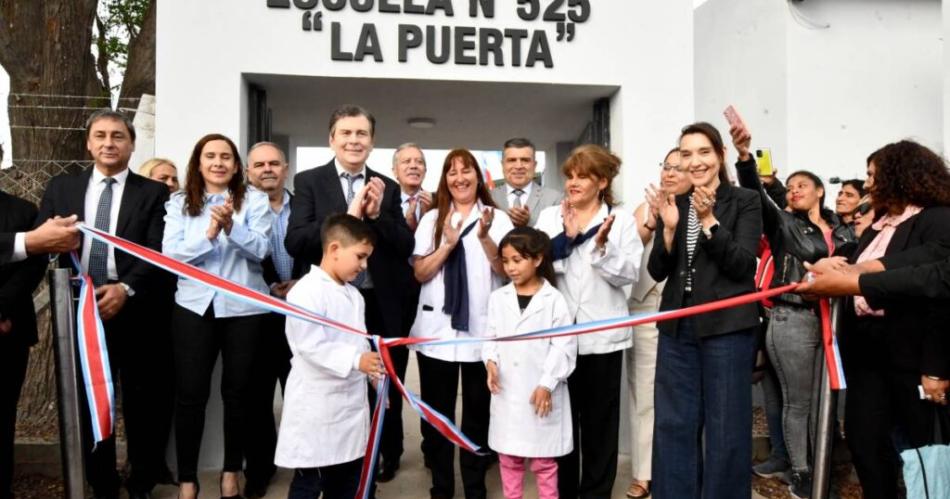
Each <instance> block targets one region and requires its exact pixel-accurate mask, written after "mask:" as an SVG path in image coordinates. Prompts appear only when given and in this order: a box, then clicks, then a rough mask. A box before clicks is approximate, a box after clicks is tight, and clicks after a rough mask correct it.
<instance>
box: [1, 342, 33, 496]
mask: <svg viewBox="0 0 950 499" xmlns="http://www.w3.org/2000/svg"><path fill="white" fill-rule="evenodd" d="M29 358H30V347H29V345H26V344H23V343H20V342H19V341H11V340H10V338H3V337H0V499H11V498H12V497H13V491H12V490H11V489H12V488H13V440H14V437H15V434H16V406H17V402H18V401H19V400H20V389H21V388H23V379H24V377H25V376H26V366H27V362H28V361H29Z"/></svg>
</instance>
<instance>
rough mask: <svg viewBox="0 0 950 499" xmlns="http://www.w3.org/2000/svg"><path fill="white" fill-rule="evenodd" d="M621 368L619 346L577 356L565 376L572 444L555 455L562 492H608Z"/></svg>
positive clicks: (617, 428)
mask: <svg viewBox="0 0 950 499" xmlns="http://www.w3.org/2000/svg"><path fill="white" fill-rule="evenodd" d="M622 368H623V350H618V351H616V352H611V353H605V354H596V355H578V356H577V367H576V368H575V369H574V372H573V373H572V374H571V376H570V377H569V378H568V380H567V385H568V389H569V390H570V394H571V419H572V423H573V426H574V428H573V431H574V450H573V451H572V452H571V453H570V454H568V455H566V456H562V457H560V458H558V460H557V461H558V463H557V471H558V473H557V486H558V493H559V495H560V496H561V497H562V498H565V499H567V498H574V497H582V498H585V499H586V498H604V499H609V498H610V492H611V489H613V486H614V479H615V478H616V476H617V453H618V451H619V449H618V444H619V439H620V434H619V431H620V376H621V371H622Z"/></svg>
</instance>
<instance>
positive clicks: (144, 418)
mask: <svg viewBox="0 0 950 499" xmlns="http://www.w3.org/2000/svg"><path fill="white" fill-rule="evenodd" d="M147 307H148V305H147V304H145V303H144V302H138V301H136V300H135V299H134V298H133V299H130V300H128V301H127V302H126V305H125V306H124V307H123V309H122V310H121V311H120V312H119V313H118V314H116V316H115V317H113V318H112V319H110V320H108V321H105V322H104V323H103V326H104V327H105V332H106V347H107V348H108V350H109V365H110V368H111V370H112V380H113V383H114V384H115V383H118V385H119V386H120V389H119V390H116V392H117V393H121V395H122V417H123V420H124V422H125V437H126V445H127V452H128V463H129V467H130V474H129V478H128V480H127V482H126V486H127V487H128V489H129V490H132V491H136V492H146V491H150V490H151V489H152V487H154V486H155V479H156V473H157V472H158V471H159V467H160V466H161V467H164V463H165V445H166V444H167V442H168V428H169V424H168V421H167V418H168V414H169V411H170V410H171V409H170V405H171V404H172V401H171V399H170V397H171V392H170V391H169V390H170V388H169V387H168V386H167V385H168V378H167V373H168V365H169V364H171V358H170V349H169V347H168V336H167V334H166V335H159V334H157V333H156V331H155V324H157V323H158V322H157V321H153V319H152V318H153V315H154V313H153V311H152V310H149V309H148V308H147ZM166 324H167V323H166ZM76 357H77V359H76V362H77V364H76V365H77V368H79V369H81V364H80V363H79V362H80V361H79V358H78V357H79V355H78V352H77V355H76ZM78 385H79V404H80V405H79V407H80V411H79V414H80V416H81V417H80V430H81V434H82V442H83V452H84V458H85V463H86V480H88V481H89V484H90V485H91V486H92V488H93V491H94V492H95V494H96V495H97V496H103V497H115V496H116V495H117V494H118V489H119V485H120V483H119V474H118V472H117V470H116V448H115V435H113V436H111V437H110V438H108V439H106V440H105V441H103V442H100V443H99V444H98V445H95V443H94V442H93V437H92V430H91V423H90V419H89V411H88V410H86V408H87V407H89V405H88V402H87V399H86V391H85V386H84V384H83V382H82V379H81V378H80V380H79V383H78Z"/></svg>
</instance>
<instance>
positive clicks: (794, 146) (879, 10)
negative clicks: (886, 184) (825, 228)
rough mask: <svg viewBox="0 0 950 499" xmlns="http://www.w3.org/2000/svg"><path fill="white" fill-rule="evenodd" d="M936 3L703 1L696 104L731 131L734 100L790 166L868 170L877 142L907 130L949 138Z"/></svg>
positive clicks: (924, 138)
mask: <svg viewBox="0 0 950 499" xmlns="http://www.w3.org/2000/svg"><path fill="white" fill-rule="evenodd" d="M940 8H941V6H940V2H939V1H936V0H901V1H893V0H825V1H821V2H818V1H810V0H806V1H804V2H801V3H797V2H796V3H786V2H782V1H765V0H755V1H749V0H745V1H742V0H710V1H708V2H707V3H706V4H705V5H703V6H702V7H700V8H699V9H697V11H696V21H695V22H696V26H697V30H696V42H695V43H696V82H697V83H696V102H697V105H696V114H697V116H698V117H701V118H706V117H710V116H712V118H713V119H715V120H717V121H716V123H717V125H720V126H722V130H723V132H725V131H726V125H725V120H724V119H723V118H722V115H721V109H722V108H724V107H725V106H726V105H727V104H728V103H730V102H732V103H734V104H736V106H737V107H738V108H739V109H740V112H742V113H743V114H744V116H745V117H746V119H747V121H748V122H749V125H750V127H751V128H752V133H753V141H754V145H755V146H760V147H771V148H772V149H773V151H772V152H773V157H774V158H775V161H776V162H777V165H778V167H779V169H780V171H783V172H785V173H790V172H791V171H792V170H797V169H810V170H813V171H815V172H816V173H818V174H820V175H821V176H823V177H824V178H826V179H827V178H829V177H831V176H840V177H842V178H850V177H863V176H864V173H863V172H864V160H865V158H866V157H867V155H868V154H869V153H870V152H872V151H873V150H874V149H876V148H878V147H880V146H882V145H883V144H885V143H887V142H892V141H894V140H898V139H901V138H905V137H910V138H914V139H916V140H919V141H921V142H922V143H924V144H926V145H928V146H930V147H934V148H936V149H941V150H942V148H943V143H944V130H943V116H944V114H945V111H944V107H943V106H941V104H940V103H941V99H942V98H943V97H944V95H945V93H946V92H950V90H947V87H946V86H945V84H944V74H945V71H946V69H947V68H950V62H947V60H946V59H945V58H944V54H943V41H942V37H943V34H944V32H945V27H944V23H943V22H942V17H941V13H940V12H941V11H940ZM707 76H708V77H707ZM948 95H950V94H948ZM832 190H836V189H832Z"/></svg>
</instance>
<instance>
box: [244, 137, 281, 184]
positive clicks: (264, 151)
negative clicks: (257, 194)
mask: <svg viewBox="0 0 950 499" xmlns="http://www.w3.org/2000/svg"><path fill="white" fill-rule="evenodd" d="M287 170H288V165H287V157H286V156H285V155H284V151H282V150H281V149H280V146H278V145H277V144H274V143H273V142H259V143H257V144H254V146H252V147H251V149H250V150H249V151H248V153H247V178H248V181H249V182H250V183H251V185H253V186H254V187H256V188H257V189H259V190H261V191H264V192H266V193H267V194H268V195H269V196H274V195H278V194H282V193H283V189H284V183H285V182H286V181H287Z"/></svg>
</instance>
